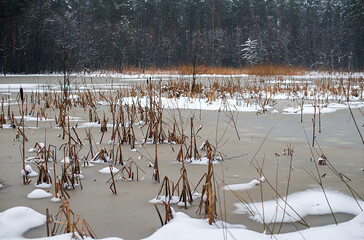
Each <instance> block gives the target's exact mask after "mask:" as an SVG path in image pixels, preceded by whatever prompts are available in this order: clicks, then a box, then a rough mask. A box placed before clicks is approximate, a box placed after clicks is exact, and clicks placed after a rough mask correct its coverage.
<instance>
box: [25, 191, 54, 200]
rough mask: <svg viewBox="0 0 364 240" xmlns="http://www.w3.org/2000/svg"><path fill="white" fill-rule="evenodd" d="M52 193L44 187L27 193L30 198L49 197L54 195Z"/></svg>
mask: <svg viewBox="0 0 364 240" xmlns="http://www.w3.org/2000/svg"><path fill="white" fill-rule="evenodd" d="M52 196H53V194H52V193H48V192H46V191H44V190H42V189H35V190H33V191H32V192H31V193H29V194H28V195H27V197H28V198H29V199H38V198H49V197H52Z"/></svg>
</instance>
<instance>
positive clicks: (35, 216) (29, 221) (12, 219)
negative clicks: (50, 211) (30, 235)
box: [0, 207, 46, 239]
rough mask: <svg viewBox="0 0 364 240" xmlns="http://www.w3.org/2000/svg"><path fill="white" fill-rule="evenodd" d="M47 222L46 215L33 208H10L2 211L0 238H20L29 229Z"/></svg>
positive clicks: (0, 215) (0, 214)
mask: <svg viewBox="0 0 364 240" xmlns="http://www.w3.org/2000/svg"><path fill="white" fill-rule="evenodd" d="M45 222H46V217H45V216H44V215H42V214H40V213H37V212H36V211H34V210H33V209H31V208H27V207H14V208H9V209H8V210H5V211H4V212H1V213H0V239H9V238H20V237H22V236H23V234H24V233H25V232H26V231H28V230H29V229H31V228H35V227H39V226H42V225H43V224H44V223H45Z"/></svg>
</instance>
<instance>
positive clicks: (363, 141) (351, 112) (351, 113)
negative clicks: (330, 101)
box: [348, 102, 364, 144]
mask: <svg viewBox="0 0 364 240" xmlns="http://www.w3.org/2000/svg"><path fill="white" fill-rule="evenodd" d="M348 106H349V111H350V115H351V117H352V118H353V121H354V124H355V127H356V130H357V131H358V133H359V136H360V139H361V142H362V143H363V144H364V139H363V136H362V135H361V132H360V129H359V127H358V124H357V123H356V120H355V117H354V114H353V111H352V110H351V107H350V104H349V102H348Z"/></svg>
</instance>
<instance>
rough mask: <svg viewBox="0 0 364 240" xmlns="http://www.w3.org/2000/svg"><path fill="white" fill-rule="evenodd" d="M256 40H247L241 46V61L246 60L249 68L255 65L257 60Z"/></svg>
mask: <svg viewBox="0 0 364 240" xmlns="http://www.w3.org/2000/svg"><path fill="white" fill-rule="evenodd" d="M257 46H258V40H251V39H250V38H248V40H247V41H246V42H245V43H244V44H243V45H241V47H242V49H241V52H242V55H241V57H242V59H244V60H246V61H247V62H248V63H249V65H250V66H252V65H254V64H256V63H257V62H258V60H259V58H258V52H257Z"/></svg>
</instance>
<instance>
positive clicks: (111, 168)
mask: <svg viewBox="0 0 364 240" xmlns="http://www.w3.org/2000/svg"><path fill="white" fill-rule="evenodd" d="M109 169H110V174H111V179H112V183H111V185H110V190H111V192H112V193H113V194H115V195H116V194H117V192H116V186H115V180H114V173H113V172H112V170H113V166H112V165H109Z"/></svg>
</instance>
